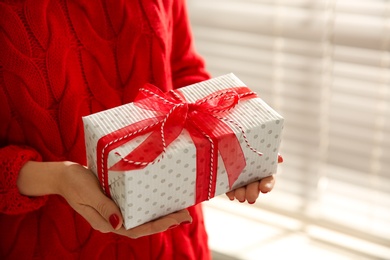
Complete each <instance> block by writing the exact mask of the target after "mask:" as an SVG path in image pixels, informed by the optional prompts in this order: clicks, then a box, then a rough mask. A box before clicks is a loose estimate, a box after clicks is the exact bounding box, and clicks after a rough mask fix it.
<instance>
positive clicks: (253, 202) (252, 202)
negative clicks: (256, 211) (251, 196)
mask: <svg viewBox="0 0 390 260" xmlns="http://www.w3.org/2000/svg"><path fill="white" fill-rule="evenodd" d="M255 202H256V201H251V202H249V201H248V203H249V204H255Z"/></svg>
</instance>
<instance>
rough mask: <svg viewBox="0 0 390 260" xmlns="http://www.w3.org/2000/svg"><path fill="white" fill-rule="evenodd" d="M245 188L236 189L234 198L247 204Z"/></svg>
mask: <svg viewBox="0 0 390 260" xmlns="http://www.w3.org/2000/svg"><path fill="white" fill-rule="evenodd" d="M245 189H246V188H245V186H244V187H240V188H237V189H235V191H234V196H235V197H236V199H237V200H238V201H239V202H245V193H246V191H245Z"/></svg>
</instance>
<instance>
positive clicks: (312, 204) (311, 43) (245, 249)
mask: <svg viewBox="0 0 390 260" xmlns="http://www.w3.org/2000/svg"><path fill="white" fill-rule="evenodd" d="M188 8H189V12H190V18H191V22H192V26H193V33H194V36H195V41H196V48H197V50H198V52H199V53H200V54H202V55H203V57H204V58H205V59H206V62H207V67H208V70H209V71H210V72H211V73H212V76H219V75H223V74H226V73H230V72H233V73H234V74H236V75H237V76H238V77H239V78H240V79H241V80H242V81H244V82H245V83H246V84H247V85H248V86H249V87H250V88H251V89H253V90H255V91H256V92H257V93H258V94H259V95H260V96H261V97H262V98H263V99H264V100H265V101H266V102H267V103H268V104H269V105H271V106H272V107H273V108H274V109H275V110H277V111H278V112H279V113H280V114H282V115H283V116H284V117H285V128H284V133H283V139H282V146H281V153H282V155H283V157H284V160H285V161H284V163H283V164H282V165H281V166H280V168H279V173H278V175H277V183H276V187H275V189H274V191H272V192H271V193H270V194H266V195H262V196H261V197H260V199H259V200H258V201H257V203H256V204H254V205H248V204H240V203H238V202H233V203H232V202H230V201H228V200H227V198H226V197H225V196H223V195H222V196H219V197H217V198H215V199H213V200H211V201H209V202H206V203H204V211H205V216H206V225H207V228H208V231H209V236H210V246H211V248H212V250H213V252H214V253H213V254H214V259H225V260H229V259H390V1H389V0H355V1H353V0H188Z"/></svg>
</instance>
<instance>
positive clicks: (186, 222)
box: [180, 220, 192, 225]
mask: <svg viewBox="0 0 390 260" xmlns="http://www.w3.org/2000/svg"><path fill="white" fill-rule="evenodd" d="M191 223H192V221H187V220H186V221H183V222H181V223H180V225H187V224H191Z"/></svg>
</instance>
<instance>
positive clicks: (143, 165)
mask: <svg viewBox="0 0 390 260" xmlns="http://www.w3.org/2000/svg"><path fill="white" fill-rule="evenodd" d="M83 122H84V131H85V141H86V151H87V159H88V167H89V169H91V170H92V171H93V172H94V173H95V174H96V175H97V177H98V179H99V181H100V183H101V185H102V189H103V191H104V192H105V193H106V194H107V196H109V197H111V198H112V199H113V200H114V201H115V202H116V203H117V205H118V206H119V208H120V210H121V212H122V215H123V218H124V226H125V228H126V229H130V228H133V227H136V226H138V225H141V224H143V223H146V222H148V221H151V220H154V219H156V218H159V217H161V216H164V215H167V214H169V213H172V212H175V211H178V210H180V209H183V208H187V207H189V206H192V205H195V204H197V203H200V202H202V201H205V200H209V199H211V198H213V197H214V196H217V195H220V194H223V193H226V192H227V191H229V190H232V189H236V188H238V187H241V186H244V185H246V184H248V183H251V182H253V181H257V180H259V179H262V178H264V177H266V176H269V175H272V174H274V173H276V170H277V165H278V149H279V144H280V141H281V133H282V129H283V118H282V117H281V116H280V115H279V114H278V113H277V112H275V111H274V110H273V109H272V108H271V107H270V106H268V105H267V104H266V103H265V102H264V101H263V100H262V99H261V98H259V97H258V96H257V95H256V93H254V92H252V91H251V90H250V89H249V88H248V87H247V86H245V84H244V83H243V82H242V81H241V80H240V79H238V78H237V77H236V76H235V75H234V74H227V75H224V76H221V77H217V78H213V79H210V80H207V81H204V82H200V83H197V84H193V85H190V86H187V87H184V88H181V89H179V90H174V91H170V92H168V93H162V92H161V91H159V90H158V88H156V87H154V86H151V85H145V87H144V88H142V89H140V91H139V94H138V96H137V98H136V99H135V101H134V102H133V103H129V104H126V105H122V106H119V107H116V108H112V109H109V110H105V111H102V112H99V113H96V114H92V115H89V116H86V117H83Z"/></svg>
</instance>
